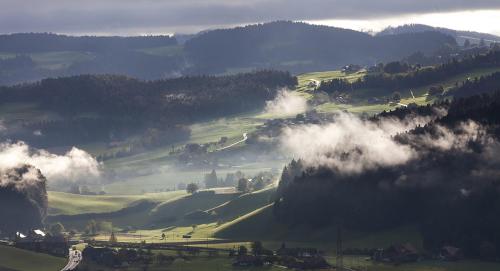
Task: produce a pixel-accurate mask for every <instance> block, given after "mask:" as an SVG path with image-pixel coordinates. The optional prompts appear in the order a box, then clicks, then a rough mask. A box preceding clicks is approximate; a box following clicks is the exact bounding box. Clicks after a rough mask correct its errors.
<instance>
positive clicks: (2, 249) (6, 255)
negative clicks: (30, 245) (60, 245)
mask: <svg viewBox="0 0 500 271" xmlns="http://www.w3.org/2000/svg"><path fill="white" fill-rule="evenodd" d="M66 262H67V260H66V259H65V258H59V257H54V256H50V255H47V254H42V253H36V252H32V251H27V250H22V249H18V248H13V247H8V246H0V270H2V268H5V269H7V270H16V271H56V270H61V269H62V268H63V267H64V266H65V265H66Z"/></svg>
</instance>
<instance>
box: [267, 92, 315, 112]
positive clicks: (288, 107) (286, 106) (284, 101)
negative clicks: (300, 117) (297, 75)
mask: <svg viewBox="0 0 500 271" xmlns="http://www.w3.org/2000/svg"><path fill="white" fill-rule="evenodd" d="M306 110H307V100H306V99H305V98H304V97H302V96H299V95H296V94H293V93H292V92H290V91H288V90H286V89H282V90H280V91H279V92H278V95H277V96H276V98H274V100H272V101H267V102H266V109H265V112H266V113H267V114H273V115H296V114H300V113H304V112H306Z"/></svg>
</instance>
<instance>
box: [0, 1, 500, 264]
mask: <svg viewBox="0 0 500 271" xmlns="http://www.w3.org/2000/svg"><path fill="white" fill-rule="evenodd" d="M132 2H134V3H135V2H136V1H130V3H132ZM181 15H182V16H184V15H183V14H181ZM0 20H1V19H0ZM207 27H210V25H208V24H207ZM467 33H468V35H470V36H471V37H472V38H471V39H470V42H467V43H465V44H464V42H462V41H461V40H460V39H462V38H463V37H464V36H465V35H467ZM467 33H464V32H462V31H455V30H451V29H444V28H433V27H429V26H426V25H405V26H401V27H398V28H388V29H386V30H384V31H382V32H381V33H379V34H377V35H370V34H368V33H364V32H359V31H354V30H349V29H343V28H337V27H330V26H320V25H312V24H307V23H302V22H292V21H275V22H270V23H259V24H252V25H247V26H241V27H234V28H228V29H218V30H209V31H202V32H199V33H197V34H194V35H174V36H141V37H118V36H110V37H94V36H83V37H77V36H66V35H56V34H48V33H41V34H38V33H27V34H12V35H2V36H0V270H4V269H6V270H8V271H35V270H37V269H36V267H33V266H32V265H29V266H28V265H26V264H25V263H24V262H23V261H25V260H26V262H28V261H29V260H33V259H35V258H37V259H38V260H40V261H46V262H47V264H49V262H53V263H54V264H55V265H59V264H60V262H59V261H56V260H57V259H53V258H51V257H49V256H48V255H45V254H52V255H56V256H57V257H59V258H58V259H61V257H68V258H69V259H68V260H69V263H68V265H67V267H66V268H63V267H62V266H61V268H63V269H62V270H63V271H70V270H71V271H78V270H79V271H89V270H91V271H92V270H103V271H111V270H120V271H125V270H129V271H136V270H158V271H160V270H171V271H172V270H173V271H180V270H183V271H186V270H193V271H199V270H207V271H211V270H233V271H236V270H249V271H278V270H283V269H284V268H288V269H290V270H292V269H293V270H336V271H346V270H350V271H361V270H372V271H373V270H377V271H396V270H405V271H428V270H440V271H463V270H483V271H497V270H500V235H499V234H498V228H499V227H500V219H499V217H498V213H499V212H500V182H499V176H500V160H499V159H498V153H499V152H500V44H498V43H494V42H489V40H490V39H493V38H495V37H494V36H491V35H489V36H488V35H486V34H482V33H476V32H467ZM473 38H478V40H477V41H475V40H473ZM482 40H484V42H481V41H482ZM4 218H5V219H6V220H5V219H4ZM13 247H16V248H13ZM18 249H22V250H18ZM27 250H33V251H36V252H41V253H43V254H42V255H38V256H36V255H32V253H27ZM73 250H81V251H82V253H80V252H77V251H73ZM2 253H3V254H6V255H18V256H7V258H12V259H9V261H5V260H4V259H5V257H4V258H2V257H1V256H2ZM344 256H345V259H346V260H345V261H344V262H343V257H344ZM82 257H83V258H82ZM347 259H349V260H347ZM75 266H78V267H76V269H75ZM334 266H336V267H335V268H334ZM344 267H347V268H344ZM51 268H52V267H51ZM53 269H54V270H57V269H58V268H57V267H54V268H53Z"/></svg>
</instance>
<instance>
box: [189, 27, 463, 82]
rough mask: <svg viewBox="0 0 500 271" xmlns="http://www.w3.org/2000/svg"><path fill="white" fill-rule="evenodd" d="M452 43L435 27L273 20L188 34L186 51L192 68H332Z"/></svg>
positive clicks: (296, 70) (431, 50)
mask: <svg viewBox="0 0 500 271" xmlns="http://www.w3.org/2000/svg"><path fill="white" fill-rule="evenodd" d="M446 45H450V46H455V45H456V42H455V40H454V38H453V37H451V36H448V35H445V34H442V33H439V32H435V31H429V32H421V33H403V34H397V35H387V36H376V37H373V36H371V35H369V34H366V33H363V32H358V31H354V30H349V29H342V28H335V27H328V26H318V25H310V24H306V23H294V22H289V21H278V22H272V23H265V24H256V25H249V26H245V27H237V28H233V29H220V30H213V31H208V32H205V33H203V34H200V35H197V36H196V37H194V38H192V39H190V40H188V41H187V42H186V44H185V53H186V54H187V55H188V57H189V59H190V60H191V61H192V62H193V63H194V66H193V67H192V70H193V71H194V72H202V73H205V72H209V71H210V70H212V72H213V71H216V72H220V73H224V72H231V71H238V70H246V69H255V68H274V69H284V70H289V71H292V72H293V73H300V72H308V71H309V72H310V71H318V70H328V69H336V68H339V67H341V66H343V65H347V64H350V63H355V64H361V65H373V64H374V63H378V62H384V61H390V60H398V59H401V58H403V57H406V56H408V55H410V54H412V53H415V52H417V51H420V52H422V53H424V54H433V53H434V52H435V51H437V50H438V49H441V48H442V47H444V46H446Z"/></svg>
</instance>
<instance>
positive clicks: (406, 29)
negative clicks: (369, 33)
mask: <svg viewBox="0 0 500 271" xmlns="http://www.w3.org/2000/svg"><path fill="white" fill-rule="evenodd" d="M426 31H437V32H441V33H443V34H446V35H450V36H452V37H454V38H455V39H456V40H457V42H458V43H459V44H463V43H464V41H465V40H466V39H469V40H470V41H472V42H475V43H479V41H480V40H481V39H484V40H485V42H487V43H490V42H499V41H500V37H498V36H495V35H492V34H487V33H480V32H474V31H461V30H454V29H449V28H443V27H433V26H429V25H424V24H406V25H401V26H397V27H392V26H389V27H387V28H385V29H384V30H382V31H380V32H379V33H378V34H377V36H387V35H400V34H405V33H418V32H426Z"/></svg>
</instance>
